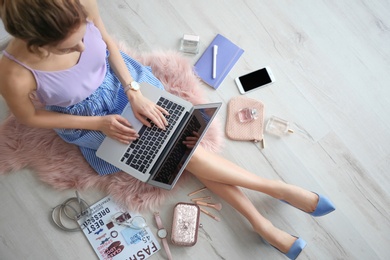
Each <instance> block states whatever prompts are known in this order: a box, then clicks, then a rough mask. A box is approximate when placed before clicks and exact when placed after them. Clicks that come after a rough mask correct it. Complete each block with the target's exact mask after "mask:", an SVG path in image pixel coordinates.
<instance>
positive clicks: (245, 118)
mask: <svg viewBox="0 0 390 260" xmlns="http://www.w3.org/2000/svg"><path fill="white" fill-rule="evenodd" d="M237 114H238V120H239V121H240V122H241V123H247V122H250V121H253V120H256V119H257V109H256V108H250V107H246V108H243V109H240V110H239V111H238V113H237Z"/></svg>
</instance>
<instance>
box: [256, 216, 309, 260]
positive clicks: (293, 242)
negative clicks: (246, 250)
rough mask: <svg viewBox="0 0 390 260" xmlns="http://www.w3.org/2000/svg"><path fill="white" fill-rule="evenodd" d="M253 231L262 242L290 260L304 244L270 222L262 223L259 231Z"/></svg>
mask: <svg viewBox="0 0 390 260" xmlns="http://www.w3.org/2000/svg"><path fill="white" fill-rule="evenodd" d="M255 231H256V232H257V233H258V234H259V235H260V236H261V237H262V239H263V241H265V242H266V243H268V244H270V245H271V246H272V247H274V248H275V249H277V250H278V251H280V252H281V253H283V254H285V255H286V256H287V257H289V258H290V259H295V258H296V257H297V256H298V255H299V254H300V252H301V251H302V249H303V248H304V247H305V246H306V242H305V241H304V240H303V239H301V238H298V237H295V236H292V235H290V234H289V233H286V232H284V231H283V230H280V229H278V228H277V227H275V226H274V225H272V223H271V222H270V221H267V222H264V223H263V225H262V226H261V227H259V229H257V230H256V229H255Z"/></svg>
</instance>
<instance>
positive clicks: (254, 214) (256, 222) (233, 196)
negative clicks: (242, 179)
mask: <svg viewBox="0 0 390 260" xmlns="http://www.w3.org/2000/svg"><path fill="white" fill-rule="evenodd" d="M198 179H199V180H200V181H201V182H202V183H203V184H204V185H205V186H206V187H207V188H208V189H209V190H210V191H212V192H213V193H215V194H216V195H218V196H219V197H221V198H222V199H223V200H225V201H226V202H227V203H229V204H230V205H231V206H232V207H233V208H235V209H236V210H237V211H238V212H240V213H241V214H242V215H243V216H244V217H245V218H246V219H247V220H248V221H249V222H250V223H251V225H252V227H253V229H254V231H256V232H257V233H258V234H259V235H260V236H261V237H263V238H264V239H265V240H267V241H268V243H270V244H271V245H273V246H274V247H276V248H278V249H279V250H280V251H282V252H283V253H287V252H288V251H289V249H290V248H291V246H292V244H293V243H294V242H295V240H296V238H295V237H293V236H291V235H290V234H288V233H286V232H284V231H282V230H280V229H278V228H276V227H274V226H273V225H272V223H271V222H270V221H269V220H268V219H266V218H264V217H263V216H262V215H261V214H260V213H259V212H258V211H257V209H256V208H255V206H254V205H253V204H252V202H251V201H250V200H249V199H248V197H247V196H246V195H245V194H244V193H243V192H242V191H241V190H240V189H239V188H238V187H236V186H232V185H228V184H223V183H218V182H214V181H210V180H206V179H203V178H198Z"/></svg>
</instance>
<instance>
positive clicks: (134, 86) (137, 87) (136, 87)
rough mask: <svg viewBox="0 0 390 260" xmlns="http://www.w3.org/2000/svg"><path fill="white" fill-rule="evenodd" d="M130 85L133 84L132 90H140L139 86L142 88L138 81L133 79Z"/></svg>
mask: <svg viewBox="0 0 390 260" xmlns="http://www.w3.org/2000/svg"><path fill="white" fill-rule="evenodd" d="M130 86H131V89H132V90H139V88H140V86H139V84H138V82H136V81H132V82H131V83H130Z"/></svg>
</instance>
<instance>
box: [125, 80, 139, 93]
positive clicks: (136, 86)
mask: <svg viewBox="0 0 390 260" xmlns="http://www.w3.org/2000/svg"><path fill="white" fill-rule="evenodd" d="M140 88H141V86H140V85H139V83H138V82H137V81H132V82H130V84H127V85H126V87H125V88H124V90H123V91H124V92H125V93H126V92H127V91H129V90H130V89H131V90H134V91H138V90H139V89H140Z"/></svg>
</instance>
